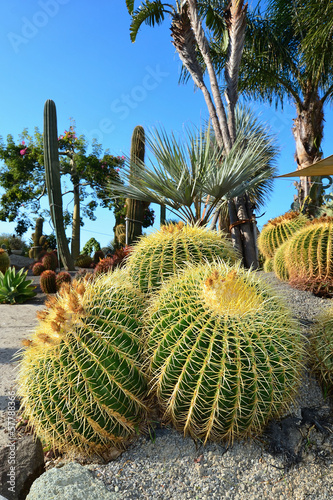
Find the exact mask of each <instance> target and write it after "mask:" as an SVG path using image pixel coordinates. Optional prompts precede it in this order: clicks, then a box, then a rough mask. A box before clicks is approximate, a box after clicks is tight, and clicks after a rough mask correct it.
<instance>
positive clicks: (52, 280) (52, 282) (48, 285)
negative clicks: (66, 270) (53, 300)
mask: <svg viewBox="0 0 333 500" xmlns="http://www.w3.org/2000/svg"><path fill="white" fill-rule="evenodd" d="M39 284H40V287H41V289H42V292H43V293H47V294H49V293H56V291H57V286H56V273H55V272H54V271H51V270H46V271H43V272H42V274H41V275H40V282H39Z"/></svg>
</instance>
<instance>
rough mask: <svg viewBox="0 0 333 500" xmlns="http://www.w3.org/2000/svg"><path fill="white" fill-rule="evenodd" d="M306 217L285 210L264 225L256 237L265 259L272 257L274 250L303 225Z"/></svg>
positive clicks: (306, 220) (305, 222)
mask: <svg viewBox="0 0 333 500" xmlns="http://www.w3.org/2000/svg"><path fill="white" fill-rule="evenodd" d="M307 222H308V219H307V218H306V217H305V216H304V215H300V214H299V213H298V212H287V213H285V214H284V215H280V216H279V217H276V218H275V219H271V220H270V221H268V222H267V224H265V225H264V227H263V228H262V230H261V233H260V235H259V238H258V247H259V250H260V251H261V253H262V254H263V255H264V257H265V258H266V259H268V258H272V257H274V254H275V252H276V250H277V249H278V248H279V246H280V245H282V243H284V242H285V241H286V240H288V239H289V238H290V237H291V236H292V235H293V234H294V233H295V232H296V231H298V230H299V229H301V228H302V227H304V226H305V225H306V224H307Z"/></svg>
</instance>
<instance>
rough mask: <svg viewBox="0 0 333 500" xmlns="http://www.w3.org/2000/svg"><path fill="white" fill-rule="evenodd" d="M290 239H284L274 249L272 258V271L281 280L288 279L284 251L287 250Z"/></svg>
mask: <svg viewBox="0 0 333 500" xmlns="http://www.w3.org/2000/svg"><path fill="white" fill-rule="evenodd" d="M289 242H290V240H287V241H285V242H284V243H282V245H281V246H280V247H279V248H278V249H277V250H276V252H275V255H274V259H272V260H273V271H274V272H275V275H276V276H277V277H278V278H279V279H280V280H281V281H288V279H289V272H288V268H287V263H286V252H287V251H288V250H287V249H288V246H289Z"/></svg>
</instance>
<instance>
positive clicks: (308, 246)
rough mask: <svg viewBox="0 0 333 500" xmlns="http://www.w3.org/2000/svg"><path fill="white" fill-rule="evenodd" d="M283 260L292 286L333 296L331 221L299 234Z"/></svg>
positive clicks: (332, 235) (332, 228) (313, 224)
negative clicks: (332, 294)
mask: <svg viewBox="0 0 333 500" xmlns="http://www.w3.org/2000/svg"><path fill="white" fill-rule="evenodd" d="M285 257H286V265H287V268H288V272H289V279H290V283H291V284H293V285H295V286H297V287H301V288H304V289H309V290H311V291H313V292H314V293H320V292H323V293H324V291H325V290H326V292H327V293H328V294H329V293H332V292H333V221H332V220H328V221H327V222H324V221H318V222H316V221H314V222H313V223H312V224H310V225H308V226H306V227H305V228H303V229H301V230H300V231H298V232H297V233H296V234H295V235H294V236H293V238H292V239H291V240H290V242H289V245H288V249H287V251H286V252H285ZM324 289H325V290H324Z"/></svg>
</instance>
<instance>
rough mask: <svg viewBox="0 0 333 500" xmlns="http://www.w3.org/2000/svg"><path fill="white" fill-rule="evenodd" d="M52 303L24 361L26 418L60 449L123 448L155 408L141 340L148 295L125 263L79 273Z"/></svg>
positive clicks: (91, 451) (20, 381) (20, 388)
mask: <svg viewBox="0 0 333 500" xmlns="http://www.w3.org/2000/svg"><path fill="white" fill-rule="evenodd" d="M46 305H47V309H45V310H44V311H40V312H39V313H38V316H39V325H38V327H37V329H36V331H35V333H34V334H33V336H32V339H31V340H30V341H27V342H26V343H25V345H26V349H25V351H24V352H23V356H22V360H21V362H20V366H19V377H18V385H19V386H18V394H19V395H20V396H21V398H22V400H21V401H22V407H23V412H24V418H27V419H28V422H29V424H31V426H32V428H33V429H34V431H35V433H36V434H37V436H39V437H40V438H41V439H42V440H43V441H44V442H45V443H46V444H48V445H51V446H52V447H53V448H56V449H58V450H59V451H64V452H66V451H71V450H74V451H76V452H77V451H78V452H81V453H84V454H87V455H92V454H96V453H97V454H103V453H104V452H105V451H107V450H108V449H109V448H110V446H116V447H118V448H122V447H123V446H124V445H125V444H126V443H127V442H128V440H129V439H131V438H133V437H135V435H136V434H137V432H138V431H140V429H142V428H143V427H144V422H145V419H146V414H147V382H146V379H145V376H144V375H143V373H142V371H141V363H142V354H143V348H142V346H141V344H140V341H139V338H140V336H141V329H142V322H141V317H142V314H143V312H144V309H145V300H144V297H143V296H142V294H141V293H140V292H139V291H138V290H135V289H133V287H132V286H131V285H130V284H129V279H128V276H127V275H126V274H125V273H124V272H123V271H120V270H119V271H116V272H114V273H112V274H111V275H103V276H100V277H98V278H96V279H95V280H94V281H93V282H84V283H83V282H76V281H75V280H74V281H73V284H72V286H71V287H66V286H64V287H62V288H61V290H60V292H59V293H58V295H56V296H54V297H52V298H51V299H48V301H47V303H46Z"/></svg>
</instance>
